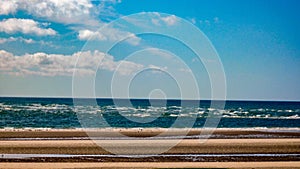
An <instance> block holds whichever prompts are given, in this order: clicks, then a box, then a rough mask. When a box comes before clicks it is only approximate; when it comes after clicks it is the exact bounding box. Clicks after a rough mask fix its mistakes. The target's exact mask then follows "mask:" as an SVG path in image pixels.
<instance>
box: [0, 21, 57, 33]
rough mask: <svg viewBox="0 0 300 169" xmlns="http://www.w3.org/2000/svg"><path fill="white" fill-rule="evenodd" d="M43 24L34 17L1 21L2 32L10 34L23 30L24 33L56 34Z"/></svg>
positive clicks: (0, 29) (0, 30)
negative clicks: (33, 18)
mask: <svg viewBox="0 0 300 169" xmlns="http://www.w3.org/2000/svg"><path fill="white" fill-rule="evenodd" d="M41 26H42V25H41V24H39V23H38V22H36V21H34V20H32V19H17V18H10V19H4V20H2V21H0V32H5V33H8V34H12V33H17V32H21V33H23V34H35V35H38V36H46V35H55V34H56V31H54V30H53V29H51V28H42V27H41Z"/></svg>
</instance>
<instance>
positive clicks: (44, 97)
mask: <svg viewBox="0 0 300 169" xmlns="http://www.w3.org/2000/svg"><path fill="white" fill-rule="evenodd" d="M0 98H37V99H38V98H41V99H47V98H49V99H119V100H122V99H123V100H125V99H131V100H184V101H253V102H254V101H261V102H300V100H268V99H232V98H229V99H226V100H221V99H214V100H212V99H209V98H203V99H189V98H185V99H181V98H166V99H165V98H152V99H149V98H142V97H136V98H134V97H132V98H125V97H124V98H123V97H118V98H112V97H72V96H7V95H0Z"/></svg>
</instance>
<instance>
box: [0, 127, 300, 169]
mask: <svg viewBox="0 0 300 169" xmlns="http://www.w3.org/2000/svg"><path fill="white" fill-rule="evenodd" d="M116 131H117V132H120V133H122V134H123V135H126V136H128V137H134V138H135V139H130V138H126V139H122V137H119V136H115V135H114V134H112V133H114V132H116ZM90 132H91V133H92V135H96V136H99V138H97V139H96V140H90V139H89V137H88V135H87V134H86V133H85V132H84V131H82V130H73V129H71V130H69V129H67V130H65V129H64V130H31V129H30V130H4V129H2V130H0V155H1V156H0V168H45V169H47V168H101V167H104V168H126V167H128V168H132V167H133V168H169V167H173V168H174V167H177V168H184V167H190V168H195V167H196V168H207V167H211V168H247V167H251V168H297V167H299V166H300V136H299V135H300V132H299V131H298V130H288V131H286V130H276V131H274V130H224V129H221V130H216V131H215V132H214V134H213V138H214V139H208V140H202V139H197V138H194V137H188V139H175V138H178V137H173V136H181V134H182V130H179V129H173V130H171V132H169V133H168V135H166V137H163V138H158V139H151V138H149V137H150V136H156V135H158V134H160V133H162V132H165V131H164V130H162V129H102V130H100V132H99V130H93V131H90ZM93 132H95V133H93ZM201 132H202V131H201V130H198V129H193V130H191V131H189V133H188V135H189V136H194V135H195V136H197V135H199V134H200V133H201ZM107 137H109V139H107ZM105 138H106V139H105ZM170 145H174V146H173V147H170ZM162 149H164V150H166V151H165V152H164V153H163V154H162V155H159V156H149V157H148V156H147V157H139V158H136V157H132V156H128V155H130V154H139V155H142V154H146V155H149V154H150V155H151V154H155V153H156V152H158V151H159V150H162ZM114 151H117V152H118V154H122V155H125V156H122V157H117V156H111V155H112V152H114ZM13 154H19V155H20V154H21V155H22V154H23V155H24V154H29V155H30V154H44V155H45V154H46V157H34V158H7V157H8V156H9V155H12V156H13ZM47 154H48V155H50V156H51V155H54V156H52V157H50V156H49V157H48V156H47ZM59 154H61V155H64V154H67V155H68V154H69V155H79V156H76V157H55V155H59ZM280 154H282V156H280ZM84 155H88V156H84ZM93 155H94V156H93ZM97 155H100V156H97ZM198 155H200V156H198ZM203 155H204V156H203ZM205 155H208V156H205ZM232 155H234V156H232ZM273 155H275V156H273ZM278 155H279V156H278ZM285 155H288V156H285ZM235 161H239V162H235ZM23 162H26V163H23ZM41 162H42V163H41Z"/></svg>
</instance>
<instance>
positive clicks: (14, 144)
mask: <svg viewBox="0 0 300 169" xmlns="http://www.w3.org/2000/svg"><path fill="white" fill-rule="evenodd" d="M173 143H174V140H97V144H95V143H94V142H93V141H92V140H30V141H24V140H21V141H0V154H20V153H23V154H111V153H109V152H107V151H105V150H104V149H103V148H101V147H99V145H100V146H106V147H108V148H111V149H113V148H115V149H118V150H119V152H122V154H132V153H134V152H135V151H142V152H144V153H143V154H151V152H155V149H161V148H164V147H168V146H169V145H170V144H173ZM166 153H167V154H197V153H211V154H213V153H216V154H219V153H300V139H297V138H295V139H209V140H207V141H206V142H203V143H202V142H200V140H198V139H184V140H181V141H180V142H179V144H177V145H176V146H175V147H173V148H171V149H170V150H168V151H167V152H166Z"/></svg>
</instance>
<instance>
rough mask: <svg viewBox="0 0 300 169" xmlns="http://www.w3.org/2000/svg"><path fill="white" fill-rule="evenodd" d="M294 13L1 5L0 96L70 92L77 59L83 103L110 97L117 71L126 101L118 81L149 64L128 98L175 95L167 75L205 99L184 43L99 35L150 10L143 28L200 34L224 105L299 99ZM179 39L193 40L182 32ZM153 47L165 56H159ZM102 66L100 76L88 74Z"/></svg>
mask: <svg viewBox="0 0 300 169" xmlns="http://www.w3.org/2000/svg"><path fill="white" fill-rule="evenodd" d="M299 8H300V2H299V1H297V0H294V1H293V0H290V1H284V0H273V1H267V0H251V1H250V0H249V1H248V0H247V1H239V0H226V1H223V0H212V1H211V0H209V1H208V0H207V1H202V0H185V1H183V0H179V1H174V0H166V1H160V0H152V1H138V0H128V1H126V0H123V1H117V0H106V1H92V2H91V1H89V0H79V1H75V0H69V1H57V0H40V1H25V0H19V1H14V0H0V60H1V62H0V79H1V84H0V95H2V96H51V97H55V96H62V97H69V96H72V75H73V67H74V65H75V63H76V62H75V61H76V59H77V57H80V59H79V61H80V63H77V66H78V67H77V68H78V69H80V75H81V76H80V77H79V78H78V82H77V83H80V84H79V85H78V86H79V87H80V88H79V89H77V91H78V95H79V96H82V97H89V96H92V95H93V94H92V93H91V92H93V91H94V89H95V92H96V96H97V97H111V96H112V94H111V85H112V82H111V79H112V77H113V75H114V73H115V72H118V73H117V75H116V77H117V80H118V81H117V82H118V84H117V85H116V89H115V91H114V92H115V93H114V95H115V96H118V97H124V96H125V95H126V94H124V91H121V89H122V88H123V87H124V86H122V85H123V81H122V80H125V79H126V78H127V79H128V77H129V76H130V74H132V73H134V72H135V71H138V70H139V69H141V68H151V69H152V70H151V69H149V71H145V72H144V73H141V74H139V75H137V76H136V78H134V80H133V81H132V86H130V93H129V95H130V97H149V93H151V91H154V92H157V93H156V95H157V96H161V95H162V93H159V92H158V91H159V90H155V89H161V90H163V91H164V94H165V95H166V97H168V98H180V91H179V88H180V87H178V84H176V81H174V79H172V77H171V76H169V75H168V74H166V73H164V71H167V70H169V71H172V72H173V73H174V74H176V78H179V81H180V80H181V81H186V83H184V84H183V87H182V88H187V89H188V90H186V95H187V98H189V97H188V96H190V95H193V94H194V93H195V91H196V90H195V88H196V87H195V86H193V85H192V84H191V83H189V82H190V81H189V80H191V79H192V77H190V76H189V75H191V74H190V73H191V72H192V73H193V74H194V76H195V79H196V82H197V84H198V87H199V92H200V96H201V97H200V98H201V99H209V98H210V97H211V89H210V85H211V84H210V83H211V82H209V80H210V79H209V75H208V73H207V70H206V69H205V66H204V65H203V63H201V62H200V61H197V62H194V58H195V56H193V54H192V53H189V52H188V50H187V49H185V48H184V47H183V46H182V45H180V44H178V43H176V42H174V41H171V40H170V39H164V38H162V37H156V36H146V35H145V36H142V35H141V36H139V35H134V33H133V32H130V31H128V30H125V29H122V25H117V24H115V25H114V26H113V27H110V26H108V27H107V29H102V30H98V29H99V28H101V27H103V26H106V25H107V24H108V23H110V22H111V21H114V20H115V19H118V18H120V17H123V16H127V15H131V14H134V13H140V12H157V13H151V16H153V17H154V19H153V18H152V20H151V21H153V22H152V23H147V26H150V27H157V26H161V25H163V24H165V25H164V26H165V27H163V28H162V29H164V30H167V31H172V29H173V28H174V27H177V28H180V27H181V26H182V25H179V24H181V23H182V22H179V21H180V18H182V19H185V20H187V21H188V22H190V23H191V24H193V25H194V26H196V27H197V28H199V29H200V30H201V31H202V32H203V33H204V34H205V35H206V36H207V38H208V39H209V40H210V42H211V43H212V45H213V46H214V47H215V49H216V51H217V53H218V54H219V58H220V61H221V62H222V64H223V68H224V72H225V74H226V82H227V99H238V100H239V99H243V100H244V99H246V100H300V85H299V84H300V78H299V77H300V76H299V75H300V20H299V15H300V10H299ZM159 13H167V14H170V15H164V14H159ZM152 14H153V15H152ZM140 19H142V18H140ZM150 19H151V18H150ZM154 21H155V22H154ZM158 22H159V23H160V24H157V23H158ZM134 24H137V23H134ZM143 24H144V25H146V22H145V23H143ZM151 24H152V25H151ZM176 24H177V25H176ZM123 26H124V25H123ZM127 26H128V25H127ZM180 33H181V34H182V35H185V36H190V37H193V36H194V35H190V34H189V29H183V30H182V32H180ZM129 35H130V36H131V35H132V36H131V39H129V40H128V41H127V42H126V41H125V42H122V43H120V44H119V45H118V46H117V47H115V49H114V50H112V51H111V53H110V54H111V55H110V56H105V55H104V54H103V52H105V51H103V50H105V49H107V47H108V46H109V45H110V44H111V43H113V42H116V41H118V40H119V39H120V38H121V37H124V36H129ZM166 44H167V45H166ZM145 46H147V47H149V48H151V49H149V50H145V51H140V52H137V53H134V54H133V55H132V56H130V57H128V58H127V59H128V60H127V62H123V65H121V66H119V64H120V63H121V62H120V60H122V57H124V56H123V55H124V54H126V56H127V55H130V54H131V53H132V52H133V51H138V50H140V49H146V47H145ZM160 47H165V48H166V49H168V50H169V51H170V52H171V53H168V52H167V51H157V50H156V48H160ZM152 48H153V49H152ZM92 50H97V52H95V51H92ZM172 53H173V54H174V53H175V54H177V55H178V57H177V56H174V55H172ZM102 59H103V60H102ZM123 59H124V58H123ZM168 59H169V60H168ZM100 60H102V61H103V64H102V67H101V70H98V71H97V74H96V76H95V77H94V76H92V75H94V74H93V73H94V72H93V70H95V63H99V61H100ZM174 60H176V61H178V62H173V61H174ZM96 66H97V65H96ZM118 66H119V68H120V69H118ZM153 68H155V69H153ZM156 69H157V70H160V72H159V71H157V70H156ZM190 70H191V71H190ZM90 76H92V77H93V78H95V87H94V86H93V85H94V84H92V83H91V82H90V81H91V77H90ZM173 78H174V77H173ZM89 89H93V90H89ZM152 94H153V93H152ZM154 95H155V93H154ZM151 97H152V96H151Z"/></svg>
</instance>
